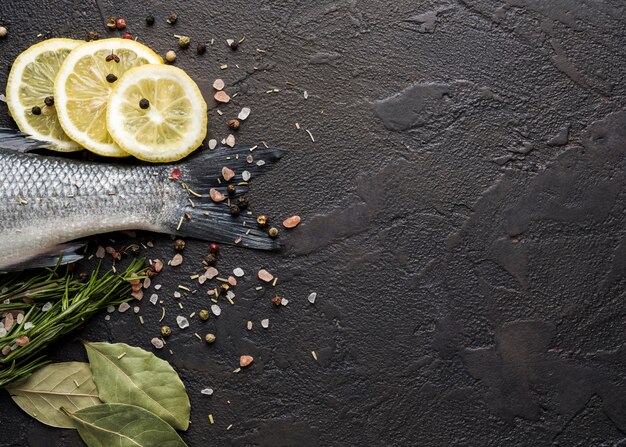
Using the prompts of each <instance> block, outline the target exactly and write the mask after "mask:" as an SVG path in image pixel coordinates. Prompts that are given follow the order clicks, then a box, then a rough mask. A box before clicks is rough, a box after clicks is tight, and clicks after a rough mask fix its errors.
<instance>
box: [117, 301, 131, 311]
mask: <svg viewBox="0 0 626 447" xmlns="http://www.w3.org/2000/svg"><path fill="white" fill-rule="evenodd" d="M128 309H130V304H128V303H122V304H120V305H119V307H118V308H117V311H118V312H122V313H124V312H126V311H127V310H128Z"/></svg>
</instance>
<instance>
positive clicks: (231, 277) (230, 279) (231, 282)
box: [228, 276, 237, 287]
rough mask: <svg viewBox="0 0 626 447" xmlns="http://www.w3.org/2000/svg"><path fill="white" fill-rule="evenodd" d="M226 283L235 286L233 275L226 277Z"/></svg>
mask: <svg viewBox="0 0 626 447" xmlns="http://www.w3.org/2000/svg"><path fill="white" fill-rule="evenodd" d="M228 284H230V285H231V286H233V287H235V286H236V285H237V280H236V279H235V277H234V276H229V277H228Z"/></svg>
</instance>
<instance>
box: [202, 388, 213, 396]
mask: <svg viewBox="0 0 626 447" xmlns="http://www.w3.org/2000/svg"><path fill="white" fill-rule="evenodd" d="M200 393H202V394H204V395H205V396H210V395H212V394H213V388H204V389H203V390H200Z"/></svg>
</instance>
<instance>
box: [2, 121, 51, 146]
mask: <svg viewBox="0 0 626 447" xmlns="http://www.w3.org/2000/svg"><path fill="white" fill-rule="evenodd" d="M48 146H50V143H47V142H45V141H39V140H35V139H33V138H30V136H29V135H27V134H25V133H22V132H19V131H17V130H15V129H8V128H6V127H0V148H2V149H7V150H10V151H17V152H28V151H32V150H35V149H45V148H47V147H48Z"/></svg>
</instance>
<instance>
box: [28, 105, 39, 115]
mask: <svg viewBox="0 0 626 447" xmlns="http://www.w3.org/2000/svg"><path fill="white" fill-rule="evenodd" d="M30 111H31V112H33V115H41V107H39V106H34V107H33V108H32V109H30Z"/></svg>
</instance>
